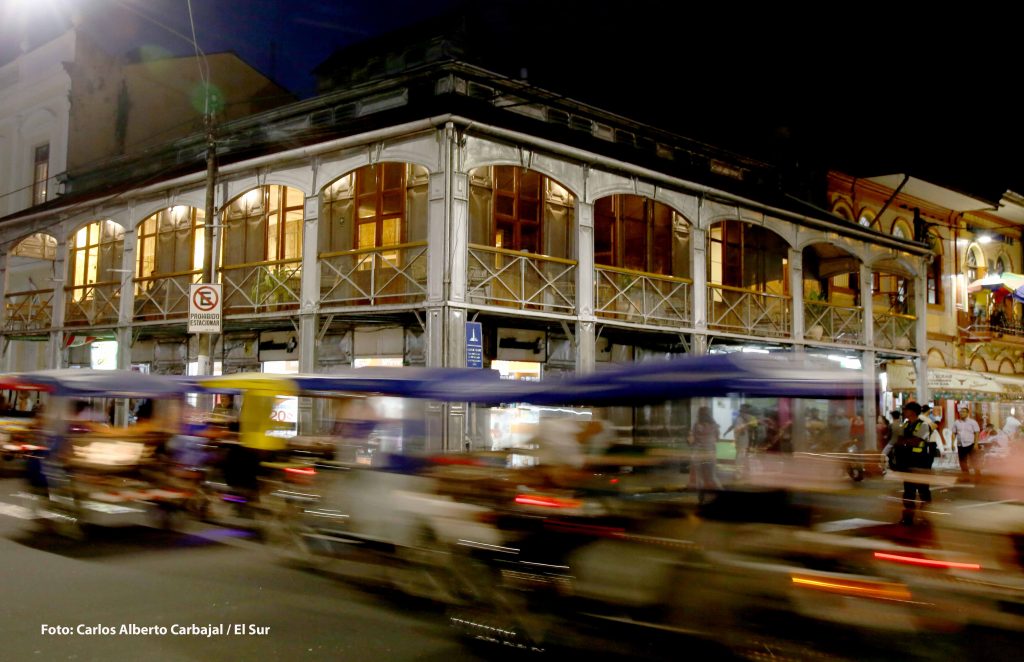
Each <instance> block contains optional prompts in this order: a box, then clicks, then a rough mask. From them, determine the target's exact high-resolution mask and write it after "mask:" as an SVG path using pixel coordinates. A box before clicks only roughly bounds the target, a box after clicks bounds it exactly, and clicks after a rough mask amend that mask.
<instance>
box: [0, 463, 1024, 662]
mask: <svg viewBox="0 0 1024 662" xmlns="http://www.w3.org/2000/svg"><path fill="white" fill-rule="evenodd" d="M900 489H901V484H900V483H899V482H898V481H893V480H867V481H864V482H862V483H853V482H852V481H851V482H848V483H847V486H846V488H845V489H843V490H840V491H839V492H836V493H824V494H819V495H815V496H814V497H813V498H814V502H815V510H816V512H817V513H818V515H817V517H816V520H817V521H816V522H815V524H816V525H817V526H818V527H819V528H824V529H834V530H841V529H844V528H858V527H867V528H874V529H879V530H881V529H886V530H891V531H895V532H897V533H899V532H900V531H901V529H900V528H899V526H898V525H896V524H895V522H896V520H897V519H898V518H899V512H900V507H901V502H900V500H899V498H898V495H899V494H900ZM973 493H974V488H973V487H971V486H969V485H953V486H950V487H946V488H939V489H937V490H936V492H935V501H934V503H933V504H931V506H930V507H929V508H928V509H927V517H929V518H932V519H934V518H941V517H944V516H945V513H948V512H951V511H952V510H953V509H955V508H959V507H972V508H977V507H984V504H982V505H981V506H979V505H978V504H977V503H974V502H972V501H971V499H972V494H973ZM852 497H855V498H852ZM968 504H969V505H968ZM32 517H33V515H32V509H31V501H30V500H29V499H27V498H26V496H25V495H24V494H23V493H22V484H21V482H20V480H19V479H17V478H3V479H0V563H2V567H3V570H2V573H3V582H2V586H3V593H2V599H0V617H2V618H0V637H2V639H0V641H3V642H4V643H3V652H2V654H0V659H4V660H58V659H59V660H76V661H85V660H103V661H113V662H117V661H119V660H139V659H145V660H157V661H163V660H170V661H177V660H182V661H185V660H221V659H224V660H228V659H230V660H346V661H347V660H370V661H373V662H383V661H385V660H403V661H404V660H426V661H428V662H429V661H431V660H435V661H437V662H442V661H443V662H457V661H460V660H482V659H494V656H495V654H497V653H499V652H500V653H502V654H503V657H505V656H511V657H515V658H517V659H539V658H543V659H549V658H551V657H555V656H553V655H548V656H540V655H536V654H533V655H531V654H527V653H524V652H522V651H512V650H508V649H507V648H505V649H501V650H500V651H499V650H498V649H495V648H491V649H488V648H470V647H467V646H465V645H463V643H462V642H460V641H459V639H458V638H457V637H456V636H454V634H453V631H452V630H451V628H450V626H449V624H448V619H447V615H446V614H445V613H444V610H443V609H441V608H440V607H437V606H434V605H431V604H429V603H425V602H421V601H414V600H411V599H408V598H403V597H401V596H399V595H397V594H395V593H394V592H393V591H389V590H385V589H382V588H380V587H379V586H377V585H375V584H374V583H372V582H369V581H367V573H366V572H365V571H364V572H357V573H356V574H357V575H360V576H359V577H356V578H354V577H353V576H352V573H351V572H348V573H347V576H339V575H338V574H337V573H336V572H313V571H309V570H304V569H300V568H295V567H290V566H288V565H287V564H284V563H282V562H281V561H280V560H279V559H277V558H276V557H275V556H274V555H273V554H272V553H271V552H270V551H269V550H267V549H266V548H265V547H263V546H262V545H261V544H260V543H259V542H258V541H256V540H253V539H252V537H251V536H250V535H249V534H248V533H247V532H245V531H244V530H241V529H232V528H227V527H218V526H212V525H206V524H199V523H196V522H193V521H192V520H189V519H182V520H180V521H179V522H178V524H177V525H176V529H175V530H171V531H163V530H158V529H149V528H141V527H138V528H128V529H107V530H98V531H94V532H93V533H92V534H91V535H90V538H89V539H88V541H86V542H77V541H72V540H65V539H61V538H58V537H56V536H54V535H53V534H49V533H40V530H41V529H40V527H39V525H38V523H36V522H34V521H33V519H32ZM920 530H921V529H914V528H911V529H910V530H907V529H906V528H904V529H903V531H904V533H903V535H905V536H907V537H908V543H912V541H911V540H910V538H912V537H913V536H914V535H920V534H919V533H917V532H918V531H920ZM924 531H927V528H925V529H924ZM339 563H340V562H339ZM336 566H337V564H336ZM336 566H335V567H334V568H333V570H338V568H337V567H336ZM346 568H347V567H346ZM612 626H613V624H610V623H605V624H604V625H601V624H598V625H597V627H598V628H599V629H605V630H606V629H607V628H609V627H612ZM146 628H149V630H147V629H146ZM785 628H786V626H785V624H781V628H780V629H785ZM791 629H794V630H797V628H791ZM627 632H630V630H629V629H628V628H627ZM601 634H604V635H607V634H608V632H607V631H605V632H602V633H601ZM779 634H781V635H782V636H783V637H792V638H794V640H797V641H798V640H799V639H800V637H801V633H800V632H799V631H794V632H787V633H782V632H780V633H779ZM655 635H656V633H652V632H650V631H641V632H640V633H639V634H637V633H636V632H633V633H632V634H627V635H625V636H623V637H616V638H617V639H619V641H618V643H619V644H625V646H624V647H625V650H626V651H627V652H628V655H627V657H633V654H635V653H637V652H640V650H641V649H642V648H643V642H645V641H647V640H649V639H650V638H651V637H652V636H655ZM836 635H837V637H838V638H840V639H844V640H845V637H844V636H843V634H842V633H841V632H838V633H836ZM855 639H856V638H854V640H852V641H850V642H849V646H850V647H851V648H850V650H844V651H843V653H842V655H843V659H860V658H863V659H889V658H887V657H886V653H885V651H884V650H883V651H882V652H881V654H879V652H878V651H877V650H875V651H870V652H869V651H868V650H866V649H864V647H863V646H861V645H860V644H858V642H857V641H856V640H855ZM980 645H981V644H980V643H979V646H980ZM1013 645H1015V644H1014V642H1005V641H1004V642H996V645H995V648H993V649H990V650H989V652H999V653H1000V654H1002V653H1003V652H1006V653H1009V649H1010V648H1011V647H1012V646H1013ZM842 647H843V648H846V644H845V643H844V644H843V646H842ZM854 649H858V650H860V652H861V653H863V654H862V655H859V654H858V650H854ZM925 649H927V647H925ZM621 652H622V651H620V653H621ZM686 652H687V656H688V657H689V658H690V659H696V660H702V659H722V656H723V655H724V654H725V653H724V651H715V650H714V649H702V648H699V647H697V645H696V644H694V646H690V647H686ZM933 652H934V651H933ZM563 653H564V651H563ZM506 654H507V655H506ZM587 657H588V659H594V655H593V654H592V653H591V652H589V651H588V653H587ZM985 657H987V654H986V655H980V654H979V656H978V657H974V658H972V659H985ZM814 658H815V656H813V655H812V656H810V657H808V658H807V659H814ZM921 659H937V658H934V657H932V658H929V657H927V656H925V657H922V658H921Z"/></svg>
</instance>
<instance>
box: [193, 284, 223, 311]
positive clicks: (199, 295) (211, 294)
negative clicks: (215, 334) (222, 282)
mask: <svg viewBox="0 0 1024 662" xmlns="http://www.w3.org/2000/svg"><path fill="white" fill-rule="evenodd" d="M219 303H220V297H219V296H218V294H217V288H215V287H210V286H209V285H201V286H199V287H197V288H196V289H195V291H194V292H192V305H193V306H195V307H196V309H197V310H200V311H202V312H204V313H205V312H207V311H210V310H214V309H215V308H216V307H217V304H219Z"/></svg>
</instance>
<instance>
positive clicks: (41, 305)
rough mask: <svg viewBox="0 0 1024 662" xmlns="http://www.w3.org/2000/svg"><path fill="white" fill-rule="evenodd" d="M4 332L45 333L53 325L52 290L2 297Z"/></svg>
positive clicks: (8, 294) (10, 294)
mask: <svg viewBox="0 0 1024 662" xmlns="http://www.w3.org/2000/svg"><path fill="white" fill-rule="evenodd" d="M4 307H5V308H6V310H5V311H4V312H5V317H4V331H7V332H9V333H25V332H35V331H45V330H47V329H49V328H50V326H52V324H53V288H50V289H48V290H25V291H23V292H8V293H7V294H6V295H4Z"/></svg>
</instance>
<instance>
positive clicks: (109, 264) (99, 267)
mask: <svg viewBox="0 0 1024 662" xmlns="http://www.w3.org/2000/svg"><path fill="white" fill-rule="evenodd" d="M123 254H124V228H122V227H121V226H120V225H118V224H117V223H114V222H113V221H97V222H95V223H90V224H89V225H86V226H83V227H81V228H79V229H78V231H77V232H75V234H74V235H73V236H72V239H71V246H70V248H69V250H68V258H69V262H70V265H69V267H70V273H71V275H72V279H73V280H72V285H73V286H74V289H73V290H72V294H71V297H72V300H73V301H80V300H82V299H84V298H87V297H89V296H91V291H90V288H88V287H86V286H88V285H93V284H95V283H103V282H107V281H113V280H117V278H116V273H112V272H113V271H114V270H116V269H120V268H121V258H122V255H123Z"/></svg>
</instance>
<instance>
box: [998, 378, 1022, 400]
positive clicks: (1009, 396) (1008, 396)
mask: <svg viewBox="0 0 1024 662" xmlns="http://www.w3.org/2000/svg"><path fill="white" fill-rule="evenodd" d="M995 379H996V381H997V382H998V383H999V385H1000V386H1001V387H1002V389H1003V399H1004V400H1024V379H1021V378H1020V377H1010V376H1009V375H996V377H995Z"/></svg>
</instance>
